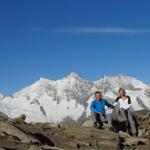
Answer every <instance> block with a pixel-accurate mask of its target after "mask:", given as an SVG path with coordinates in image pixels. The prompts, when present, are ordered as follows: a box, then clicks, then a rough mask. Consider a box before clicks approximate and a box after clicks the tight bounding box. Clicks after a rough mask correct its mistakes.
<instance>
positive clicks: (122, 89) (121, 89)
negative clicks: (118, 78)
mask: <svg viewBox="0 0 150 150" xmlns="http://www.w3.org/2000/svg"><path fill="white" fill-rule="evenodd" d="M120 91H124V93H125V94H126V91H125V89H124V88H120V89H119V90H118V92H119V93H120Z"/></svg>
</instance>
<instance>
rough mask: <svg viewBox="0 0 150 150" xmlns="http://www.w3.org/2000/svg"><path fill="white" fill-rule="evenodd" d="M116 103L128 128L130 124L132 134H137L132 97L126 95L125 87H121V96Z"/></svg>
mask: <svg viewBox="0 0 150 150" xmlns="http://www.w3.org/2000/svg"><path fill="white" fill-rule="evenodd" d="M115 105H118V106H119V111H120V114H121V116H122V117H123V119H124V121H125V124H126V126H127V128H128V127H129V126H130V127H131V132H132V135H133V136H136V135H137V130H136V125H135V121H134V119H133V114H132V111H131V98H130V97H129V96H127V95H126V91H125V89H123V88H120V89H119V96H118V97H117V99H116V100H115Z"/></svg>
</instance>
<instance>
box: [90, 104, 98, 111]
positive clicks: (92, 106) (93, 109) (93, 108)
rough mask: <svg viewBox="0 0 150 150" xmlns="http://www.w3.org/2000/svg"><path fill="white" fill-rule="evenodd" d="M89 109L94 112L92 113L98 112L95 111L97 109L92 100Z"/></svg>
mask: <svg viewBox="0 0 150 150" xmlns="http://www.w3.org/2000/svg"><path fill="white" fill-rule="evenodd" d="M90 109H91V111H92V112H94V113H99V112H98V111H97V109H95V104H94V101H93V102H92V103H91V106H90Z"/></svg>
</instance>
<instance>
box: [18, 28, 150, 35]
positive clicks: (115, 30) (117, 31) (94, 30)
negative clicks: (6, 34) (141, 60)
mask: <svg viewBox="0 0 150 150" xmlns="http://www.w3.org/2000/svg"><path fill="white" fill-rule="evenodd" d="M19 31H30V32H50V33H67V34H140V33H150V29H140V28H139V29H134V28H118V27H109V28H108V27H107V28H106V27H104V28H102V27H70V28H59V27H58V28H48V27H32V28H21V29H19Z"/></svg>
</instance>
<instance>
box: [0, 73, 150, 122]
mask: <svg viewBox="0 0 150 150" xmlns="http://www.w3.org/2000/svg"><path fill="white" fill-rule="evenodd" d="M120 87H123V88H125V89H126V91H127V94H128V95H129V96H131V99H132V104H133V109H134V110H142V109H145V108H147V109H150V88H149V85H147V84H145V83H144V82H142V81H140V80H137V79H136V78H133V77H130V76H123V75H119V76H112V77H110V76H104V77H103V78H100V79H99V80H95V81H88V80H85V79H84V78H83V77H82V76H80V75H78V74H77V73H74V72H71V73H70V74H69V75H67V76H66V77H63V78H61V79H58V80H49V79H46V78H40V79H39V80H38V81H36V82H34V83H33V84H31V85H29V86H27V87H25V88H23V89H21V90H19V91H17V92H15V93H13V94H12V95H11V96H0V99H1V100H0V110H1V111H2V112H3V113H5V114H6V115H8V116H9V117H12V118H14V117H17V116H18V115H21V114H25V115H26V116H27V122H32V121H33V122H62V121H64V120H73V121H79V120H80V121H81V120H82V121H85V120H86V118H90V117H91V112H90V110H89V105H90V103H91V101H92V100H93V97H94V93H95V91H97V90H100V91H101V92H102V94H103V96H104V98H106V99H107V100H108V101H109V102H110V103H113V102H114V100H115V98H116V97H117V93H118V89H119V88H120ZM81 118H82V119H81Z"/></svg>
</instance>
